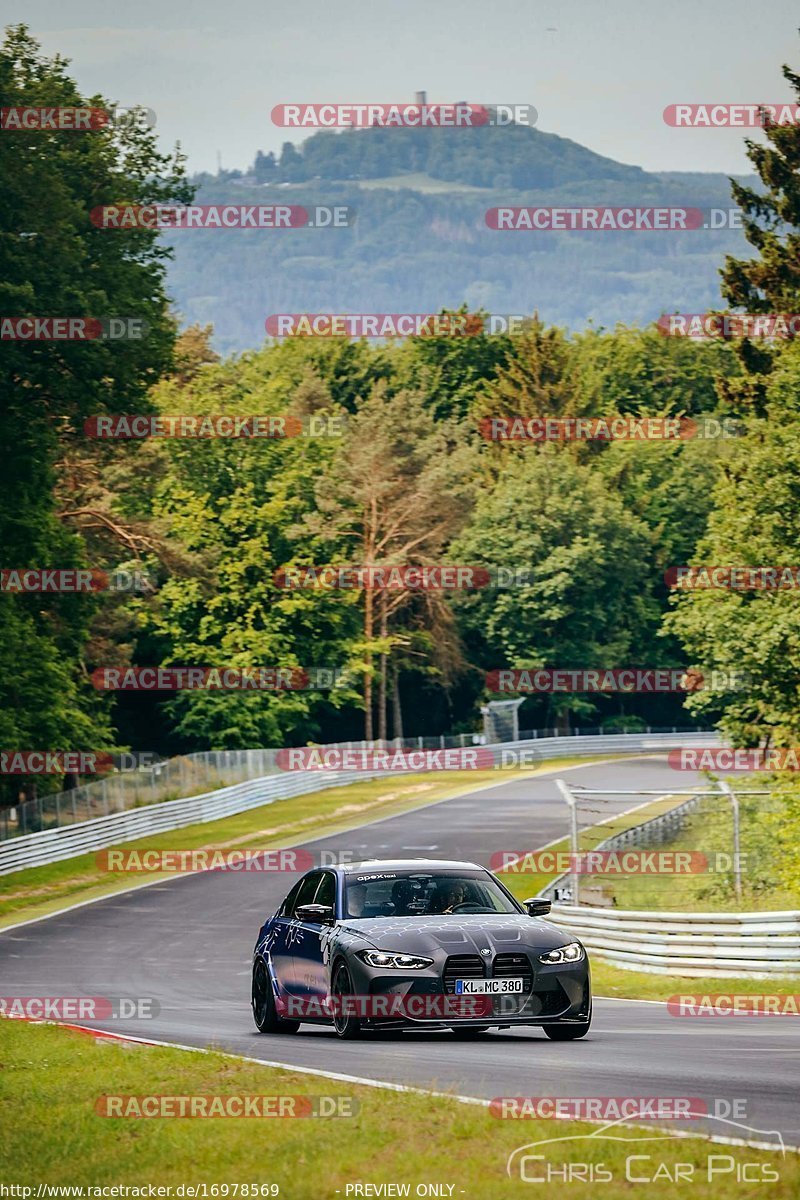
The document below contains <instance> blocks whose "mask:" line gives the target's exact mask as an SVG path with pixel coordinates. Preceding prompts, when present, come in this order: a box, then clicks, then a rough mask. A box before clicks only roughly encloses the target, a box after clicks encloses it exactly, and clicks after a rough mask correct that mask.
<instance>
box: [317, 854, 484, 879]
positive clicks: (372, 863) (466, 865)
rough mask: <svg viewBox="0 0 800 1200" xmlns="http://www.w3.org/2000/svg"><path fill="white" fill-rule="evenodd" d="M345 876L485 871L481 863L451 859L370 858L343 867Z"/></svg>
mask: <svg viewBox="0 0 800 1200" xmlns="http://www.w3.org/2000/svg"><path fill="white" fill-rule="evenodd" d="M341 870H342V872H343V873H344V874H345V875H352V874H359V875H361V874H364V873H365V872H368V871H432V870H436V871H461V870H466V871H485V870H486V867H482V866H481V865H480V863H473V862H460V861H458V860H455V859H451V858H368V859H364V860H363V861H362V862H357V863H345V864H343V866H342V867H341Z"/></svg>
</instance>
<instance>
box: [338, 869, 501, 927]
mask: <svg viewBox="0 0 800 1200" xmlns="http://www.w3.org/2000/svg"><path fill="white" fill-rule="evenodd" d="M344 903H345V915H346V916H348V917H419V916H438V915H444V914H450V913H457V914H458V913H464V914H467V913H519V912H520V911H521V910H520V909H519V908H517V907H516V906H515V904H514V902H513V901H512V900H511V899H510V898H509V897H508V896H507V895H506V894H505V892H504V891H503V890H502V888H501V887H500V886H499V885H498V884H497V883H496V882H495V881H494V879H492V877H491V876H490V875H486V874H484V873H483V872H478V871H473V872H470V871H376V872H374V873H368V872H365V873H364V874H363V875H353V876H351V877H349V878H347V880H346V883H345V900H344Z"/></svg>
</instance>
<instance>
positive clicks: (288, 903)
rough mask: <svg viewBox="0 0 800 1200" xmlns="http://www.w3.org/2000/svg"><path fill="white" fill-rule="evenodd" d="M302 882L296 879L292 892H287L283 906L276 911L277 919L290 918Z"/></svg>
mask: <svg viewBox="0 0 800 1200" xmlns="http://www.w3.org/2000/svg"><path fill="white" fill-rule="evenodd" d="M302 882H303V881H302V879H298V881H297V883H296V884H295V885H294V887H293V888H292V890H291V891H290V892H289V895H288V896H287V897H286V899H285V900H284V902H283V904H282V905H281V906H280V908H279V909H278V916H279V917H288V916H291V914H292V913H293V912H294V905H295V900H296V899H297V893H298V892H299V891H300V886H301V884H302Z"/></svg>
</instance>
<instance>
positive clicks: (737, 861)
mask: <svg viewBox="0 0 800 1200" xmlns="http://www.w3.org/2000/svg"><path fill="white" fill-rule="evenodd" d="M717 786H718V787H719V790H720V791H721V792H722V793H723V794H724V795H725V796H727V797H728V799H729V800H730V802H731V812H732V813H733V886H734V890H735V892H736V899H737V900H741V898H742V862H741V854H740V844H741V843H740V838H739V797H738V796H737V795H736V793H735V792H734V790H733V788H732V787H731V785H730V784H729V783H727V782H726V781H725V780H724V779H718V780H717Z"/></svg>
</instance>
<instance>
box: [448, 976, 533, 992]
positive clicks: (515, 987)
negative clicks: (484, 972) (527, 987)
mask: <svg viewBox="0 0 800 1200" xmlns="http://www.w3.org/2000/svg"><path fill="white" fill-rule="evenodd" d="M523 984H524V980H523V979H457V980H456V995H457V996H508V995H509V994H511V995H513V994H514V993H519V992H521V991H523V990H524V987H523Z"/></svg>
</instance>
